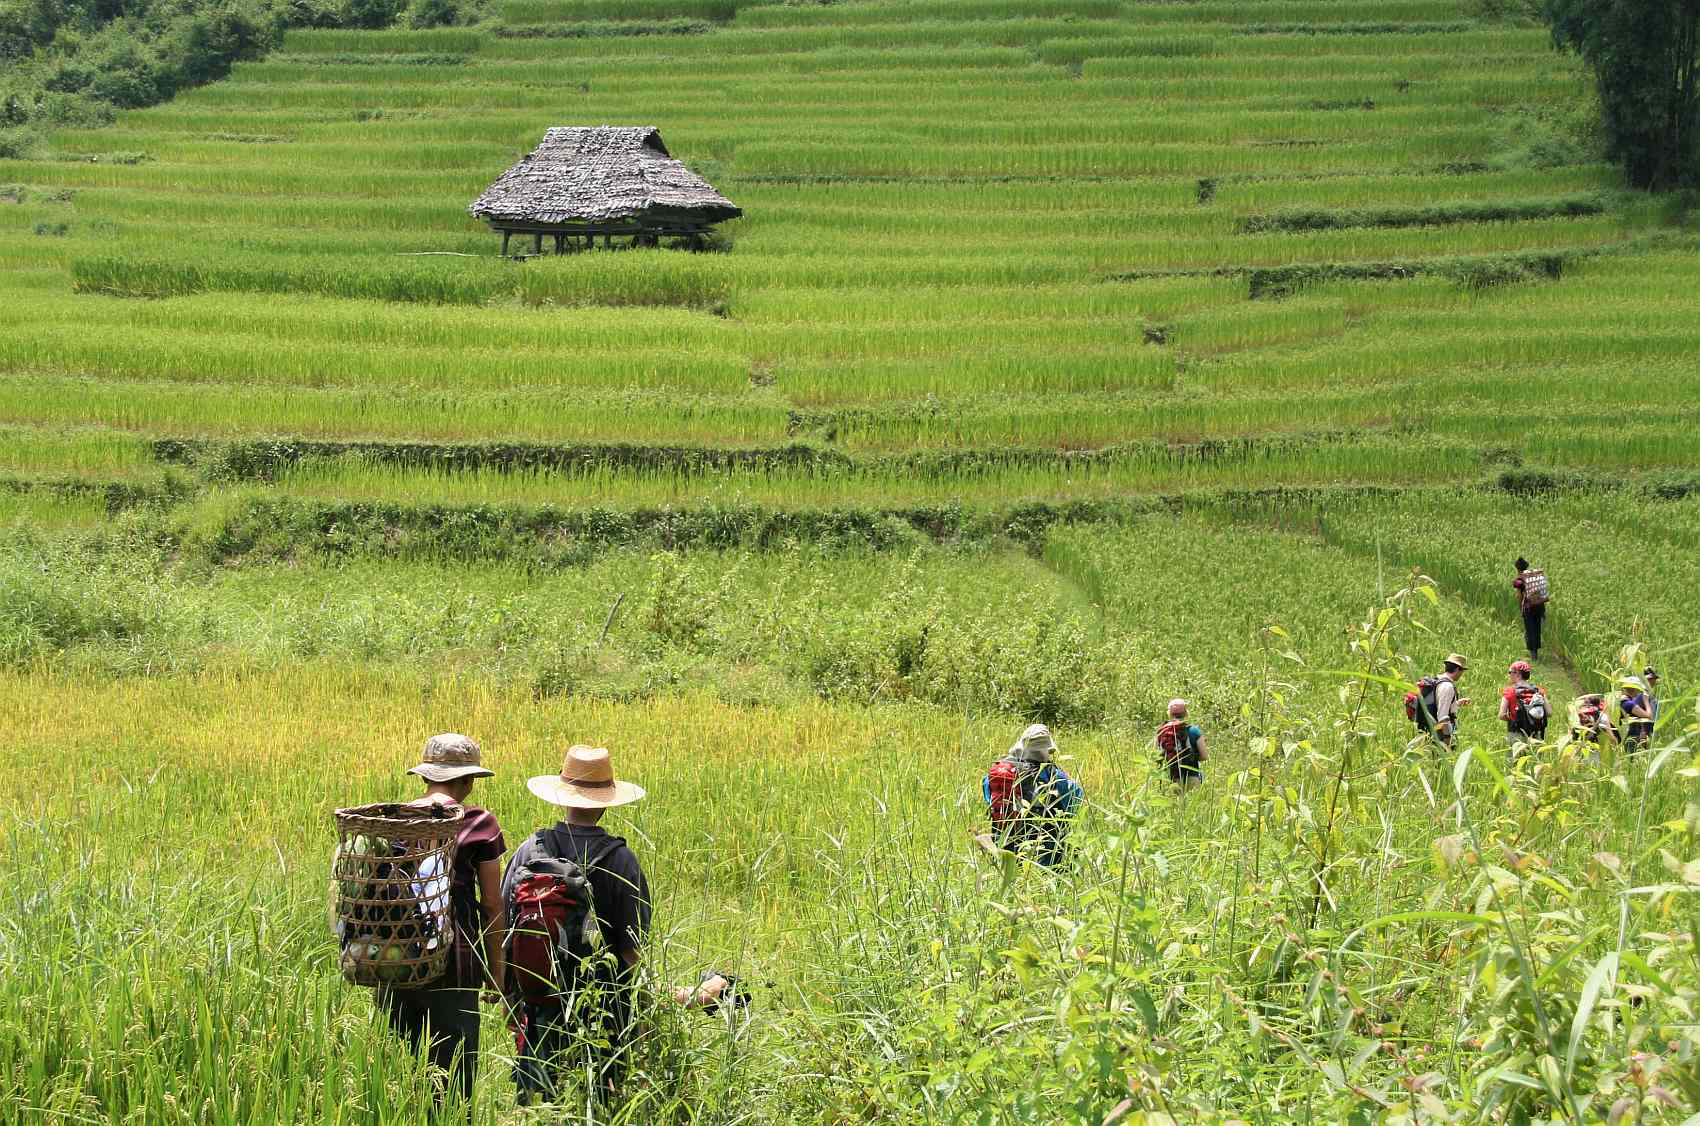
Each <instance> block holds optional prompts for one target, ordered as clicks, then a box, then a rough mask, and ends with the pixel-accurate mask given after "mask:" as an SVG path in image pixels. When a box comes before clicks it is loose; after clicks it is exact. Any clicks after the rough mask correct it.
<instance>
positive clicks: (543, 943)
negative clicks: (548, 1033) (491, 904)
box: [507, 830, 622, 1005]
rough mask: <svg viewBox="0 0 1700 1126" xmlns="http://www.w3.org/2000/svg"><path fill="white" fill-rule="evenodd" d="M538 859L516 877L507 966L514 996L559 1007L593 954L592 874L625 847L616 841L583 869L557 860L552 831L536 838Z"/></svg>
mask: <svg viewBox="0 0 1700 1126" xmlns="http://www.w3.org/2000/svg"><path fill="white" fill-rule="evenodd" d="M537 843H538V850H539V852H538V855H537V856H536V857H534V858H533V859H532V861H531V862H530V863H529V864H526V865H525V866H524V867H522V868H521V869H520V870H519V872H518V873H517V876H518V878H517V879H516V880H515V882H514V886H513V891H512V894H511V896H510V898H509V901H508V905H507V906H508V941H507V961H508V973H509V980H510V981H511V982H512V983H513V987H514V990H515V991H516V992H518V994H519V995H520V997H521V998H522V999H523V1000H524V1001H526V1002H527V1003H529V1004H533V1005H547V1004H555V1003H557V1002H558V1001H559V999H560V995H561V994H562V993H565V992H567V991H568V990H569V989H570V988H571V986H572V983H573V981H574V979H575V977H576V976H577V967H578V963H579V962H581V961H582V960H583V959H585V958H586V957H589V956H590V955H591V953H592V949H593V946H594V941H593V939H592V937H591V932H592V929H593V928H594V927H595V926H596V923H595V918H596V895H595V893H594V892H593V891H592V890H591V887H590V878H589V870H590V869H592V868H594V867H595V866H596V865H597V864H598V863H599V862H600V861H601V860H602V858H603V857H605V856H606V855H607V854H608V853H610V852H612V851H613V850H614V849H615V848H618V847H619V846H620V844H621V843H622V842H621V841H620V839H619V838H618V837H615V838H612V839H610V840H609V842H608V843H607V844H606V845H604V846H603V848H602V849H601V850H600V851H599V852H597V853H596V854H594V855H592V856H590V857H588V858H586V861H585V863H584V864H582V865H581V864H579V863H578V862H576V861H573V860H568V859H565V858H564V857H561V856H559V855H557V854H556V848H555V844H554V842H553V841H552V840H551V839H550V833H549V831H548V830H540V831H539V832H538V834H537Z"/></svg>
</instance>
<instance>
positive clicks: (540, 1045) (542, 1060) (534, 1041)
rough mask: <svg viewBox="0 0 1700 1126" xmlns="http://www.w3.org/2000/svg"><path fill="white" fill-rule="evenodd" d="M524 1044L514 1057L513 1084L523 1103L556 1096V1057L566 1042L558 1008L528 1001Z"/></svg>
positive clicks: (524, 1018)
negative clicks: (546, 1007) (532, 1003)
mask: <svg viewBox="0 0 1700 1126" xmlns="http://www.w3.org/2000/svg"><path fill="white" fill-rule="evenodd" d="M523 1020H524V1024H523V1029H524V1037H525V1046H524V1048H523V1050H522V1051H520V1052H519V1053H518V1055H517V1058H516V1059H515V1060H514V1087H515V1089H516V1091H517V1097H518V1102H519V1103H520V1105H521V1106H524V1105H527V1104H529V1103H531V1102H534V1101H536V1100H538V1099H542V1100H544V1101H548V1102H553V1101H554V1099H555V1089H556V1082H555V1057H556V1055H558V1054H559V1052H560V1050H561V1048H562V1046H563V1044H564V1042H565V1032H564V1028H565V1020H564V1018H563V1016H562V1013H561V1011H560V1010H559V1009H542V1008H538V1007H537V1006H535V1005H527V1006H526V1007H525V1010H524V1014H523Z"/></svg>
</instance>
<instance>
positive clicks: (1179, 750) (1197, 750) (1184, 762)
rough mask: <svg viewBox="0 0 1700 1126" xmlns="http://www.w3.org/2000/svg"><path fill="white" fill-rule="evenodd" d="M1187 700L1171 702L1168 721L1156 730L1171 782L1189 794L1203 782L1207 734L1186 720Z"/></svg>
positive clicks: (1206, 755) (1162, 757)
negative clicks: (1205, 737) (1205, 736)
mask: <svg viewBox="0 0 1700 1126" xmlns="http://www.w3.org/2000/svg"><path fill="white" fill-rule="evenodd" d="M1186 712H1187V703H1186V701H1185V700H1181V699H1174V700H1170V701H1169V719H1168V722H1167V723H1164V724H1163V725H1162V726H1161V727H1159V728H1158V729H1157V735H1156V739H1155V742H1156V744H1157V751H1158V754H1159V757H1160V759H1161V761H1162V765H1163V766H1164V767H1165V768H1167V770H1168V772H1169V781H1171V782H1173V783H1175V785H1177V786H1179V787H1180V788H1181V789H1183V790H1190V789H1192V787H1194V786H1197V785H1199V784H1200V783H1202V782H1203V781H1204V760H1205V759H1206V758H1207V757H1209V756H1208V754H1207V753H1206V751H1205V749H1204V732H1202V731H1200V730H1199V729H1198V726H1197V725H1196V724H1193V723H1191V722H1189V721H1188V720H1187V718H1186Z"/></svg>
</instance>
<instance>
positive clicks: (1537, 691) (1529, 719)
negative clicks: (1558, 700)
mask: <svg viewBox="0 0 1700 1126" xmlns="http://www.w3.org/2000/svg"><path fill="white" fill-rule="evenodd" d="M1510 727H1511V729H1512V730H1513V731H1515V732H1516V733H1517V734H1519V735H1529V736H1532V737H1534V738H1537V739H1544V738H1546V734H1547V694H1546V692H1545V691H1544V690H1543V689H1542V688H1541V686H1540V685H1538V684H1530V683H1529V682H1527V681H1524V682H1523V683H1522V684H1517V685H1513V686H1512V689H1511V724H1510Z"/></svg>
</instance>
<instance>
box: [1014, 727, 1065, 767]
mask: <svg viewBox="0 0 1700 1126" xmlns="http://www.w3.org/2000/svg"><path fill="white" fill-rule="evenodd" d="M1056 749H1057V741H1056V740H1055V739H1053V738H1051V729H1050V728H1049V727H1046V726H1045V725H1044V724H1042V723H1035V724H1033V725H1032V726H1031V727H1029V728H1028V729H1027V730H1026V731H1023V732H1022V733H1021V738H1019V739H1017V740H1016V741H1015V746H1013V747H1011V748H1010V749H1009V757H1010V758H1012V759H1014V760H1015V761H1016V762H1050V761H1051V755H1052V754H1054V753H1055V752H1056Z"/></svg>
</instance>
